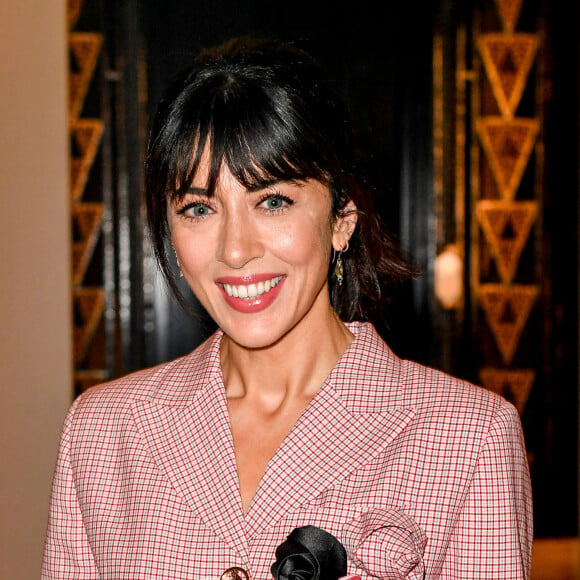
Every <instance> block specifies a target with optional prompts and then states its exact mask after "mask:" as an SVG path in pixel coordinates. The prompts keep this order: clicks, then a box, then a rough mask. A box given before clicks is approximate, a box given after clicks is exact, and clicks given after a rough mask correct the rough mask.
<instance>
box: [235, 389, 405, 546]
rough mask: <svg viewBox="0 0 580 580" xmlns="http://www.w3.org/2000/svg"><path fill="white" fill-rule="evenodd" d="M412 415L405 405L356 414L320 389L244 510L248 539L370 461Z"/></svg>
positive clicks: (332, 392) (330, 393) (403, 427)
mask: <svg viewBox="0 0 580 580" xmlns="http://www.w3.org/2000/svg"><path fill="white" fill-rule="evenodd" d="M414 415H415V412H414V411H413V410H412V409H405V408H392V409H389V410H388V411H385V412H384V413H374V414H370V415H356V414H353V413H351V412H350V411H349V410H348V409H347V408H346V407H345V406H344V404H343V402H342V401H341V400H340V398H339V397H338V396H337V394H336V392H335V391H334V390H333V389H332V388H330V387H328V388H327V387H325V388H324V389H323V390H322V391H321V392H319V394H318V395H317V396H316V398H315V399H314V400H313V401H312V403H311V405H310V407H309V408H308V410H307V412H306V413H305V414H304V415H303V416H302V418H301V419H300V420H299V421H298V423H297V424H296V425H295V426H294V428H293V429H292V432H291V433H290V434H289V436H288V437H287V438H286V440H285V441H284V443H283V445H282V446H281V447H280V449H279V450H278V452H277V453H276V455H275V456H274V457H273V458H272V460H271V461H270V463H269V465H268V467H267V469H266V472H265V474H264V476H263V478H262V481H261V483H260V486H259V488H258V490H257V492H256V496H255V497H254V500H253V501H252V503H251V505H250V508H249V510H248V513H247V514H246V531H247V534H248V538H249V539H251V538H252V536H253V535H254V534H255V533H257V532H259V531H260V530H261V529H263V528H264V527H266V526H269V525H273V524H274V523H275V522H276V521H277V520H279V519H280V518H282V517H283V516H284V515H285V514H286V513H288V512H290V511H292V510H293V509H294V508H296V507H298V506H299V505H301V504H303V503H305V502H307V501H309V500H310V499H313V498H314V497H316V496H317V495H319V494H320V493H321V492H322V491H324V489H326V488H328V487H330V486H331V485H332V484H333V483H334V482H335V481H337V480H340V479H342V478H344V477H346V476H348V475H349V474H350V473H352V472H354V471H356V470H358V469H359V468H361V467H362V466H363V465H365V464H366V463H368V462H369V461H371V460H372V459H373V457H375V456H376V455H377V454H378V453H379V452H380V451H381V450H383V449H384V448H385V447H386V446H387V445H388V444H389V443H390V442H391V441H392V440H393V439H394V438H396V437H397V435H398V434H399V433H401V431H403V429H405V427H406V426H407V425H408V424H409V423H410V422H411V420H412V418H413V417H414Z"/></svg>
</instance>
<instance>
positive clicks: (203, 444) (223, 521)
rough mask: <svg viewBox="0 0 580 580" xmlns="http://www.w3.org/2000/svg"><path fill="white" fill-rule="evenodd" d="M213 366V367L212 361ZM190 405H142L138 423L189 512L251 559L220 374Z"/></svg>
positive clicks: (138, 409)
mask: <svg viewBox="0 0 580 580" xmlns="http://www.w3.org/2000/svg"><path fill="white" fill-rule="evenodd" d="M210 362H211V361H210ZM193 393H194V394H195V396H193V397H192V398H191V399H190V400H189V401H188V402H187V404H184V403H183V402H182V403H181V404H179V405H171V404H167V403H164V402H161V401H159V400H158V401H139V402H137V403H136V405H135V407H134V416H135V420H136V422H137V424H138V426H139V428H140V430H141V431H142V433H143V435H144V437H145V438H146V440H147V443H148V445H149V448H150V449H151V451H152V453H153V455H154V457H155V459H156V461H157V463H158V465H159V467H160V468H161V469H162V470H163V471H164V472H165V474H166V475H167V477H168V479H169V481H170V482H171V484H172V486H173V487H174V488H175V489H176V491H177V492H178V493H179V494H180V495H181V496H182V497H184V498H185V500H186V501H187V502H188V503H189V505H190V506H191V508H192V509H193V510H194V511H195V512H196V513H197V514H198V515H199V517H200V518H201V519H202V520H203V521H204V523H205V525H207V526H208V527H210V528H212V529H213V530H214V531H215V533H216V534H217V535H218V536H220V537H221V538H222V539H223V540H224V541H225V542H226V543H227V544H228V545H229V546H231V547H233V548H235V549H236V550H237V551H238V552H239V553H240V554H241V555H242V556H243V557H244V558H247V540H246V534H245V527H244V519H243V514H242V508H241V503H240V493H239V483H238V476H237V471H236V460H235V453H234V447H233V441H232V438H231V430H230V427H229V418H228V411H227V403H226V398H225V392H224V388H223V381H222V379H221V373H220V372H214V373H213V374H212V376H211V377H210V378H209V380H208V382H207V383H206V384H205V385H203V386H202V387H198V388H197V389H193Z"/></svg>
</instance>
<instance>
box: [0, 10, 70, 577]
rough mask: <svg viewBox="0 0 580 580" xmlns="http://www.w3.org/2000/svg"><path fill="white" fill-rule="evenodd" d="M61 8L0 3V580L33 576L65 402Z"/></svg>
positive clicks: (64, 106) (65, 180)
mask: <svg viewBox="0 0 580 580" xmlns="http://www.w3.org/2000/svg"><path fill="white" fill-rule="evenodd" d="M66 33H67V30H66V2H64V1H63V0H18V1H9V0H0V55H1V56H0V394H1V399H0V579H1V580H32V579H34V578H39V576H40V562H41V555H42V545H43V537H44V532H45V527H46V517H47V509H48V498H49V492H50V482H51V478H52V472H53V469H54V461H55V458H56V451H57V445H58V435H59V432H60V428H61V426H62V421H63V418H64V414H65V412H66V409H67V407H68V405H69V404H70V401H71V393H72V362H71V358H72V357H71V316H70V310H71V308H70V270H69V253H70V247H69V230H70V217H69V211H70V210H69V195H68V160H67V157H68V127H67V95H68V90H67V78H68V77H67V74H68V54H67V37H66Z"/></svg>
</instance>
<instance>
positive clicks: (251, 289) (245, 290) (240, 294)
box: [222, 276, 283, 300]
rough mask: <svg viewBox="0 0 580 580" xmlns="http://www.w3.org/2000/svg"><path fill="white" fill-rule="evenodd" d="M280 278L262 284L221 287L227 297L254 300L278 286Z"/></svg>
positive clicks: (276, 277)
mask: <svg viewBox="0 0 580 580" xmlns="http://www.w3.org/2000/svg"><path fill="white" fill-rule="evenodd" d="M282 278H283V276H275V277H274V278H271V279H270V280H265V281H264V282H257V283H252V284H222V287H223V289H224V290H225V292H226V294H227V295H228V296H233V297H234V298H241V299H242V300H255V299H256V298H258V296H261V295H262V294H266V293H267V292H270V290H272V289H273V288H275V287H276V286H278V284H279V283H280V281H281V280H282Z"/></svg>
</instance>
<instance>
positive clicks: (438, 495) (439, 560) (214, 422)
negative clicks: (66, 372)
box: [42, 323, 532, 580]
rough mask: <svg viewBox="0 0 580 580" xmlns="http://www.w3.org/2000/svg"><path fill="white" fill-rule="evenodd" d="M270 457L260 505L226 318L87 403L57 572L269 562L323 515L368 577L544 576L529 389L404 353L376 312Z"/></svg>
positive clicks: (67, 489) (146, 574)
mask: <svg viewBox="0 0 580 580" xmlns="http://www.w3.org/2000/svg"><path fill="white" fill-rule="evenodd" d="M348 326H349V328H350V329H351V331H352V332H353V333H354V334H355V336H356V338H355V340H354V341H353V342H352V344H351V345H350V346H349V347H348V349H347V350H346V351H345V352H344V354H343V356H342V357H341V359H340V360H339V362H338V363H337V365H336V367H335V368H334V369H333V370H332V372H331V373H330V375H329V376H328V377H327V379H326V381H325V383H324V384H323V385H322V386H321V388H320V390H319V392H318V394H317V395H316V396H315V397H314V399H313V400H312V401H311V403H310V405H309V406H308V408H307V409H306V410H305V412H304V413H303V415H302V417H301V418H300V419H299V421H298V422H297V423H296V424H295V425H294V427H293V429H292V430H291V432H290V433H289V434H288V436H287V437H286V439H285V440H284V442H283V444H282V445H281V446H280V448H279V449H278V451H277V452H276V454H275V455H274V457H272V459H271V461H270V462H269V464H268V466H267V468H266V471H265V473H264V475H263V477H262V480H261V483H260V485H259V488H258V490H257V492H256V496H255V497H254V500H253V502H252V504H251V505H250V507H249V509H248V511H247V513H246V514H245V515H244V514H243V513H242V510H241V507H240V499H239V489H238V481H237V475H236V464H235V455H234V449H233V444H232V438H231V433H230V429H229V422H228V412H227V401H226V396H225V390H224V384H223V379H222V374H221V370H220V364H219V347H220V340H221V336H222V335H221V334H220V333H219V332H218V333H217V334H215V335H214V336H213V337H211V338H210V339H208V340H207V341H206V342H205V343H204V344H203V345H201V346H200V347H199V348H198V349H197V350H196V351H194V352H193V353H192V354H190V355H188V356H186V357H183V358H181V359H177V360H175V361H173V362H170V363H166V364H164V365H161V366H159V367H156V368H152V369H148V370H144V371H140V372H138V373H135V374H132V375H129V376H127V377H124V378H122V379H119V380H116V381H114V382H111V383H107V384H105V385H101V386H98V387H93V388H91V389H89V390H88V391H86V392H85V393H83V394H82V395H81V396H80V397H79V398H78V399H77V400H76V401H75V403H74V404H73V406H72V408H71V410H70V413H69V415H68V418H67V420H66V425H65V427H64V430H63V434H62V441H61V448H60V454H59V460H58V465H57V469H56V473H55V478H54V486H53V492H52V500H51V510H50V520H49V526H48V533H47V541H46V548H45V558H44V564H43V572H42V578H43V579H44V580H49V579H54V580H67V579H79V580H80V579H82V580H88V579H97V578H99V579H103V580H105V579H107V580H122V579H127V580H129V579H130V580H138V579H143V580H145V579H146V580H154V579H168V580H169V579H171V580H186V579H187V580H209V579H213V580H219V578H220V575H221V574H222V573H223V572H224V570H226V569H228V568H230V567H232V566H238V567H241V568H243V569H244V570H246V571H247V572H248V574H249V577H250V578H251V579H252V580H268V579H270V578H271V575H270V566H271V564H272V563H273V562H274V559H275V555H274V554H275V549H276V547H277V546H278V545H279V544H280V543H282V542H283V541H284V540H285V538H286V537H287V536H288V534H289V533H290V532H291V531H292V530H293V529H294V528H295V527H299V526H304V525H314V526H317V527H320V528H322V529H325V530H327V531H328V532H330V533H331V534H333V535H334V536H335V537H336V538H337V539H339V540H340V541H341V542H342V543H343V545H345V547H346V549H347V553H348V574H358V575H360V576H361V578H362V580H370V579H371V578H377V577H379V578H409V579H415V578H417V579H419V578H428V579H434V578H441V579H456V580H470V579H471V580H485V579H488V580H499V579H501V580H522V579H525V578H528V577H529V568H530V559H531V544H532V524H531V522H532V507H531V493H530V480H529V472H528V465H527V462H526V455H525V450H524V443H523V437H522V431H521V426H520V422H519V418H518V414H517V412H516V410H515V409H514V407H513V406H512V405H511V404H509V403H508V402H506V401H505V400H504V399H502V398H501V397H500V396H498V395H495V394H494V393H491V392H489V391H487V390H485V389H483V388H480V387H476V386H473V385H470V384H467V383H465V382H462V381H459V380H457V379H454V378H451V377H449V376H447V375H445V374H443V373H440V372H438V371H435V370H433V369H430V368H427V367H424V366H421V365H418V364H416V363H414V362H410V361H404V360H401V359H399V358H397V357H396V356H395V355H394V354H393V352H392V351H391V350H390V349H389V347H388V346H387V345H386V344H385V343H384V342H383V341H382V339H381V338H380V337H379V335H378V334H377V332H376V331H375V329H374V328H373V327H372V325H370V324H368V323H353V324H350V325H348Z"/></svg>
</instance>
